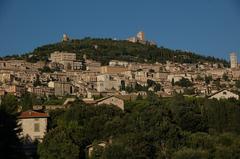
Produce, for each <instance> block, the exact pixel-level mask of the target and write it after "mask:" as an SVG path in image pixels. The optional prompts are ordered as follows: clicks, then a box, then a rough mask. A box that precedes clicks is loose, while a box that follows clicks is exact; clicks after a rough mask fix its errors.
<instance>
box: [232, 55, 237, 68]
mask: <svg viewBox="0 0 240 159" xmlns="http://www.w3.org/2000/svg"><path fill="white" fill-rule="evenodd" d="M230 65H231V68H237V67H238V61H237V54H236V53H235V52H233V53H230Z"/></svg>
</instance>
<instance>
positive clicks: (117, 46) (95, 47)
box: [5, 38, 228, 65]
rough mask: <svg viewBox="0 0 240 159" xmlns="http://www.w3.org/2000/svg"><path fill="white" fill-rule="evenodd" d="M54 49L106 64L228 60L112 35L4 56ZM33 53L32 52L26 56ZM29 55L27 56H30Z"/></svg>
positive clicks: (43, 56) (42, 56)
mask: <svg viewBox="0 0 240 159" xmlns="http://www.w3.org/2000/svg"><path fill="white" fill-rule="evenodd" d="M54 51H68V52H75V53H77V58H79V59H81V58H82V57H83V55H84V54H85V55H87V57H88V58H91V59H94V60H97V61H100V62H101V63H102V64H104V65H105V64H107V63H108V62H109V61H110V60H113V59H114V60H124V61H132V62H149V63H154V62H166V61H167V60H169V61H174V62H180V63H198V62H210V63H223V64H224V65H228V62H227V61H225V60H222V59H218V58H214V57H210V56H208V57H206V56H202V55H198V54H195V53H192V52H186V51H181V50H171V49H167V48H164V47H160V48H158V47H157V46H150V45H143V44H140V43H131V42H128V41H125V40H112V39H92V38H84V39H81V40H78V39H74V40H70V41H67V42H59V43H55V44H49V45H44V46H41V47H38V48H36V49H34V51H33V52H31V53H27V54H24V55H21V56H20V57H18V56H11V57H9V56H7V57H5V59H8V58H12V57H15V58H20V59H22V58H25V59H27V60H28V61H32V62H35V61H38V60H47V58H48V56H49V54H50V53H52V52H54ZM29 55H32V56H29ZM29 57H30V58H29Z"/></svg>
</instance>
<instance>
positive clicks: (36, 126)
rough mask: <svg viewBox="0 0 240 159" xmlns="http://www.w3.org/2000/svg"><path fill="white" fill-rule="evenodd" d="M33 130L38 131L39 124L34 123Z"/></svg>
mask: <svg viewBox="0 0 240 159" xmlns="http://www.w3.org/2000/svg"><path fill="white" fill-rule="evenodd" d="M34 132H40V124H39V123H35V124H34Z"/></svg>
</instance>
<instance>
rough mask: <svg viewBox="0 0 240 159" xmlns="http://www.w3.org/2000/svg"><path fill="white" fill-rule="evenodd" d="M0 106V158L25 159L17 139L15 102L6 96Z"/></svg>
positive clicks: (17, 127)
mask: <svg viewBox="0 0 240 159" xmlns="http://www.w3.org/2000/svg"><path fill="white" fill-rule="evenodd" d="M1 100H2V102H1V104H0V156H1V158H6V159H7V158H9V159H22V158H25V156H24V153H23V151H22V144H21V141H20V139H19V138H18V136H17V135H18V134H19V132H20V131H21V130H20V127H19V124H18V122H17V115H18V113H17V100H16V98H15V97H14V96H11V95H7V96H5V97H4V98H3V99H1Z"/></svg>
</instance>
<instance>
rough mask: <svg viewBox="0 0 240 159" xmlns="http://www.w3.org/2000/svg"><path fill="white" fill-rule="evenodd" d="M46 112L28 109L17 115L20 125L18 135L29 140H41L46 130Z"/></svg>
mask: <svg viewBox="0 0 240 159" xmlns="http://www.w3.org/2000/svg"><path fill="white" fill-rule="evenodd" d="M48 117H49V116H48V114H47V113H40V112H37V111H33V110H29V111H25V112H22V113H21V114H20V116H19V117H18V119H19V120H18V122H19V124H20V125H21V128H22V132H21V134H20V137H24V138H26V139H27V140H29V141H34V140H38V141H40V142H41V141H42V139H43V137H44V135H45V134H46V132H47V120H48Z"/></svg>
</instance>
